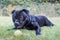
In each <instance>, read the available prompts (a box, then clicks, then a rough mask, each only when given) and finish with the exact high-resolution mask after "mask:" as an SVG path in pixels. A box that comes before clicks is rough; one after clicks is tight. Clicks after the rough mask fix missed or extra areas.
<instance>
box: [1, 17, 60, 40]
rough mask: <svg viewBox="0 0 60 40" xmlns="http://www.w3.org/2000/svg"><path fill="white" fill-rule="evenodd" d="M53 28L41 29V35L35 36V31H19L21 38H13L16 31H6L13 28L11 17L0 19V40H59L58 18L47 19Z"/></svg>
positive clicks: (59, 24) (59, 22) (59, 25)
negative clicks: (52, 24)
mask: <svg viewBox="0 0 60 40" xmlns="http://www.w3.org/2000/svg"><path fill="white" fill-rule="evenodd" d="M49 20H50V21H52V22H53V23H54V24H55V26H53V27H42V28H41V35H39V36H36V35H35V31H34V30H33V31H31V30H26V29H20V30H21V31H22V33H23V35H22V36H21V37H15V36H14V32H15V31H16V30H10V31H8V30H7V29H10V28H13V27H14V26H13V23H12V19H11V17H0V40H60V18H58V17H53V18H52V17H51V18H49Z"/></svg>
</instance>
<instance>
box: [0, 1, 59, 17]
mask: <svg viewBox="0 0 60 40" xmlns="http://www.w3.org/2000/svg"><path fill="white" fill-rule="evenodd" d="M24 8H25V9H28V10H29V11H30V13H31V14H34V15H47V16H50V17H58V16H60V0H0V16H11V11H12V10H14V9H18V10H20V9H24Z"/></svg>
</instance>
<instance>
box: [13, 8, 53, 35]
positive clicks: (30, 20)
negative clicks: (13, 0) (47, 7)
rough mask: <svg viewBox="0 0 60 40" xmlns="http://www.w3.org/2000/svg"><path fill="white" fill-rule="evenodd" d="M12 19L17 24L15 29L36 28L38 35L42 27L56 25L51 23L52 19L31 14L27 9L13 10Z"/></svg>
mask: <svg viewBox="0 0 60 40" xmlns="http://www.w3.org/2000/svg"><path fill="white" fill-rule="evenodd" d="M12 20H13V23H14V25H15V28H14V29H24V28H25V29H28V30H33V29H34V30H36V35H39V34H40V31H41V29H40V28H41V27H43V26H53V25H54V24H53V23H51V21H49V20H48V19H47V17H45V16H34V15H30V14H29V11H28V10H26V9H22V10H13V11H12Z"/></svg>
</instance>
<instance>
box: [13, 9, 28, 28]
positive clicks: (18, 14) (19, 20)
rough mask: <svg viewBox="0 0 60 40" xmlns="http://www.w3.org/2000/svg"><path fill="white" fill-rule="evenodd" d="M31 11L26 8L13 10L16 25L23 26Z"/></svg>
mask: <svg viewBox="0 0 60 40" xmlns="http://www.w3.org/2000/svg"><path fill="white" fill-rule="evenodd" d="M28 14H29V11H28V10H26V9H22V10H13V11H12V19H13V22H14V24H15V27H17V28H21V26H22V24H23V22H24V21H25V19H26V18H27V17H28Z"/></svg>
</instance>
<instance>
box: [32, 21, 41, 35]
mask: <svg viewBox="0 0 60 40" xmlns="http://www.w3.org/2000/svg"><path fill="white" fill-rule="evenodd" d="M32 24H33V25H34V26H35V30H36V35H40V34H41V29H40V27H39V24H38V23H37V22H32Z"/></svg>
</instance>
